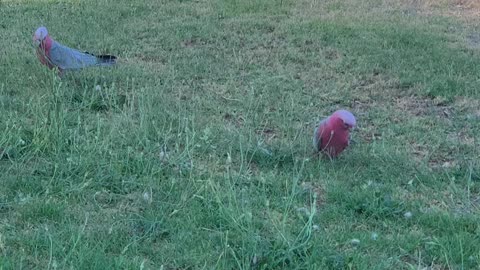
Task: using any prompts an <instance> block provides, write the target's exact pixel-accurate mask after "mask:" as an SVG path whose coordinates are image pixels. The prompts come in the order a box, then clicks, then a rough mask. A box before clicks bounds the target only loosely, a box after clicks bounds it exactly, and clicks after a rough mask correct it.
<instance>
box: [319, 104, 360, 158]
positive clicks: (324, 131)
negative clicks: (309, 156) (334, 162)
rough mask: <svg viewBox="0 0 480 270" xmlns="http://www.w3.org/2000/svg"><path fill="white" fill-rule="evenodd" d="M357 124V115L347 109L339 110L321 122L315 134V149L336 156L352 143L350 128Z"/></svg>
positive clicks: (332, 156)
mask: <svg viewBox="0 0 480 270" xmlns="http://www.w3.org/2000/svg"><path fill="white" fill-rule="evenodd" d="M355 125H356V120H355V116H353V114H352V113H351V112H349V111H347V110H338V111H336V112H334V113H333V114H332V115H331V116H329V117H328V118H327V119H324V120H323V121H321V122H320V124H319V125H318V127H317V128H316V129H315V132H314V134H313V146H314V147H315V151H317V152H324V153H325V154H327V155H328V156H329V157H331V158H334V157H336V156H338V155H339V154H340V153H342V152H343V150H345V148H346V147H347V146H348V145H349V144H350V130H351V129H353V128H354V127H355Z"/></svg>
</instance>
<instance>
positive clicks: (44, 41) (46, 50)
mask: <svg viewBox="0 0 480 270" xmlns="http://www.w3.org/2000/svg"><path fill="white" fill-rule="evenodd" d="M33 42H34V43H35V47H36V52H37V57H38V59H39V60H40V62H42V64H44V65H46V66H47V67H49V68H50V69H52V68H55V67H56V68H58V70H59V73H60V74H62V73H63V71H64V70H74V69H81V68H85V67H91V66H111V65H114V64H115V63H116V60H117V58H116V57H115V56H112V55H93V54H90V53H88V52H80V51H77V50H75V49H72V48H69V47H67V46H64V45H62V44H60V43H58V42H56V41H55V40H53V39H52V38H51V37H50V36H49V35H48V30H47V28H45V27H44V26H42V27H39V28H38V29H37V30H36V31H35V34H34V35H33Z"/></svg>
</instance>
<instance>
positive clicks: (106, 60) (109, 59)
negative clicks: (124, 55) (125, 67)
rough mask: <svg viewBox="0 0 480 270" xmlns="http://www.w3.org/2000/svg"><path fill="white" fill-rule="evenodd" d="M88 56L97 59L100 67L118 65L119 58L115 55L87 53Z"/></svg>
mask: <svg viewBox="0 0 480 270" xmlns="http://www.w3.org/2000/svg"><path fill="white" fill-rule="evenodd" d="M85 53H86V54H90V55H93V56H95V57H97V59H98V64H99V65H107V66H108V65H115V64H116V63H117V57H116V56H114V55H108V54H102V55H95V54H93V53H89V52H85Z"/></svg>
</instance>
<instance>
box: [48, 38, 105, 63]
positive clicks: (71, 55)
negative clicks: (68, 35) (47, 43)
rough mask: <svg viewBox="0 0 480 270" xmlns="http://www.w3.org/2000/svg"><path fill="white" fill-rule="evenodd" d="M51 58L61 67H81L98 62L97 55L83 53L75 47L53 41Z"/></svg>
mask: <svg viewBox="0 0 480 270" xmlns="http://www.w3.org/2000/svg"><path fill="white" fill-rule="evenodd" d="M50 60H51V61H52V63H53V64H54V65H56V66H58V67H59V68H61V69H80V68H84V67H88V66H94V65H96V64H97V62H98V60H97V57H96V56H94V55H91V54H86V53H82V52H80V51H77V50H75V49H72V48H69V47H67V46H64V45H62V44H60V43H58V42H53V44H52V48H51V49H50Z"/></svg>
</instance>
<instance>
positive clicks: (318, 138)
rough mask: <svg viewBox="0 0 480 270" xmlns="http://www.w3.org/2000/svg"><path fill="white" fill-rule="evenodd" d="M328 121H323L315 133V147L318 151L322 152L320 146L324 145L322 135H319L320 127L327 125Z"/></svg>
mask: <svg viewBox="0 0 480 270" xmlns="http://www.w3.org/2000/svg"><path fill="white" fill-rule="evenodd" d="M326 121H327V119H324V120H322V121H321V122H320V123H319V124H318V126H317V127H316V128H315V131H314V133H313V147H314V148H315V150H316V151H320V146H321V145H322V136H321V135H322V134H318V133H319V132H320V127H321V126H323V125H324V124H325V122H326Z"/></svg>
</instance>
